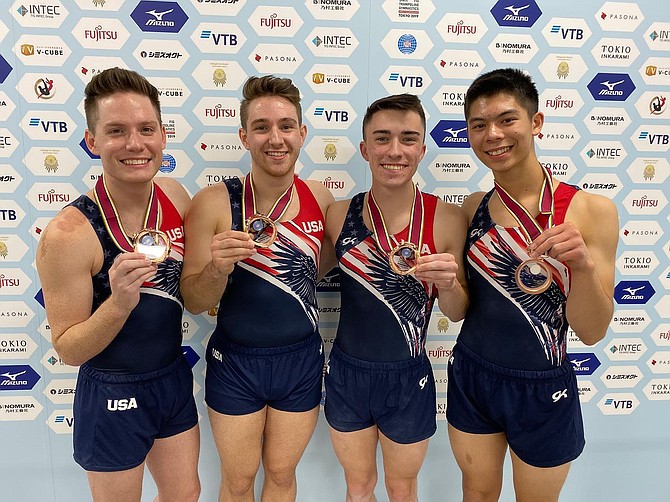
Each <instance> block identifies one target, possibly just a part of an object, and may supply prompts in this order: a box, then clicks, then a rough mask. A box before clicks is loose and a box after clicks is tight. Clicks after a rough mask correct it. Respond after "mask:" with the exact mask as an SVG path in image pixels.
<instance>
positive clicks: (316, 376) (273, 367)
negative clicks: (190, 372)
mask: <svg viewBox="0 0 670 502" xmlns="http://www.w3.org/2000/svg"><path fill="white" fill-rule="evenodd" d="M323 364H324V354H323V344H322V341H321V335H319V333H318V332H315V333H314V334H313V335H312V336H310V337H309V338H307V339H305V340H302V341H300V342H298V343H294V344H291V345H285V346H282V347H263V348H260V347H247V346H243V345H237V344H235V343H230V342H227V341H219V342H218V343H216V347H215V346H214V344H213V342H212V340H210V342H209V345H208V346H207V373H206V376H205V401H206V402H207V406H209V407H210V408H211V409H213V410H214V411H216V412H218V413H224V414H226V415H248V414H249V413H254V412H257V411H259V410H262V409H263V408H264V407H265V406H266V405H267V406H270V407H271V408H274V409H276V410H280V411H291V412H302V411H309V410H311V409H312V408H315V407H316V406H318V405H319V402H320V401H321V387H322V380H323V378H322V377H323Z"/></svg>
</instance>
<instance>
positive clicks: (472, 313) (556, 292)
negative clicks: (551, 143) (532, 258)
mask: <svg viewBox="0 0 670 502" xmlns="http://www.w3.org/2000/svg"><path fill="white" fill-rule="evenodd" d="M578 190H579V188H577V187H574V186H572V185H567V184H565V183H559V184H558V186H557V187H556V190H555V192H554V224H555V225H559V224H561V223H563V221H564V219H565V214H566V212H567V210H568V206H569V205H570V201H571V200H572V197H573V196H574V194H575V193H576V192H577V191H578ZM493 193H494V191H493V190H492V191H490V192H488V193H487V194H486V195H485V196H484V198H483V199H482V201H481V203H480V205H479V207H478V208H477V211H476V212H475V214H474V217H473V219H472V223H471V224H470V228H469V229H468V240H467V245H466V250H467V256H466V258H467V260H466V269H467V274H468V286H469V292H470V306H469V308H468V312H467V314H466V316H465V321H464V322H463V326H462V328H461V333H460V335H459V337H458V340H459V343H463V344H464V345H465V346H467V347H468V348H469V349H470V350H471V351H473V352H474V353H475V354H477V355H479V356H480V357H482V358H484V359H485V360H487V361H489V362H492V363H494V364H497V365H498V366H502V367H506V368H516V369H523V370H547V369H552V368H555V367H557V366H560V365H561V364H562V363H563V362H564V360H565V357H566V334H567V330H568V321H567V318H566V313H565V303H566V300H567V296H568V293H569V291H570V270H569V268H568V267H567V266H566V265H564V264H563V263H561V262H559V261H557V260H554V259H552V258H546V261H547V262H548V264H549V265H550V267H551V269H552V273H553V283H552V285H551V286H550V287H549V289H548V290H547V291H545V292H544V293H540V294H536V295H531V294H527V293H524V292H523V291H521V290H520V289H519V287H518V286H517V284H516V281H515V271H516V268H517V266H518V265H519V264H520V263H521V262H523V261H524V260H527V259H528V258H529V256H528V254H527V253H526V247H527V243H526V240H525V238H524V235H523V233H522V231H521V230H520V229H519V228H518V227H510V228H506V227H502V226H499V225H496V224H495V223H494V222H493V221H492V220H491V215H490V213H489V208H488V204H489V200H490V198H491V196H492V195H493ZM538 222H539V223H540V224H542V223H543V222H541V221H538Z"/></svg>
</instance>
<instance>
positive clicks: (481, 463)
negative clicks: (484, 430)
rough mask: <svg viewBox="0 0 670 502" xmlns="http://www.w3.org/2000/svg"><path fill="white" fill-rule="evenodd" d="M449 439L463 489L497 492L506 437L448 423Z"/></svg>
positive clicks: (501, 434)
mask: <svg viewBox="0 0 670 502" xmlns="http://www.w3.org/2000/svg"><path fill="white" fill-rule="evenodd" d="M448 429H449V442H450V443H451V450H452V451H453V453H454V457H455V458H456V462H457V463H458V466H459V467H460V469H461V472H462V474H463V490H464V492H465V491H476V492H481V493H499V492H500V490H501V489H502V476H503V463H504V461H505V453H506V452H507V440H506V439H505V434H504V433H502V432H498V433H494V434H470V433H467V432H463V431H459V430H458V429H456V428H455V427H453V426H452V425H449V426H448Z"/></svg>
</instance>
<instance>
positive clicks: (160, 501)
mask: <svg viewBox="0 0 670 502" xmlns="http://www.w3.org/2000/svg"><path fill="white" fill-rule="evenodd" d="M199 499H200V481H199V480H196V482H195V483H189V484H188V485H186V484H184V485H180V486H179V489H177V490H169V491H168V493H159V494H158V496H157V497H156V498H155V499H154V502H198V500H199Z"/></svg>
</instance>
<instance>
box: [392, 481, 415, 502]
mask: <svg viewBox="0 0 670 502" xmlns="http://www.w3.org/2000/svg"><path fill="white" fill-rule="evenodd" d="M386 493H388V496H389V500H390V501H391V502H416V500H417V480H416V478H403V479H393V478H388V477H387V478H386Z"/></svg>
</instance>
